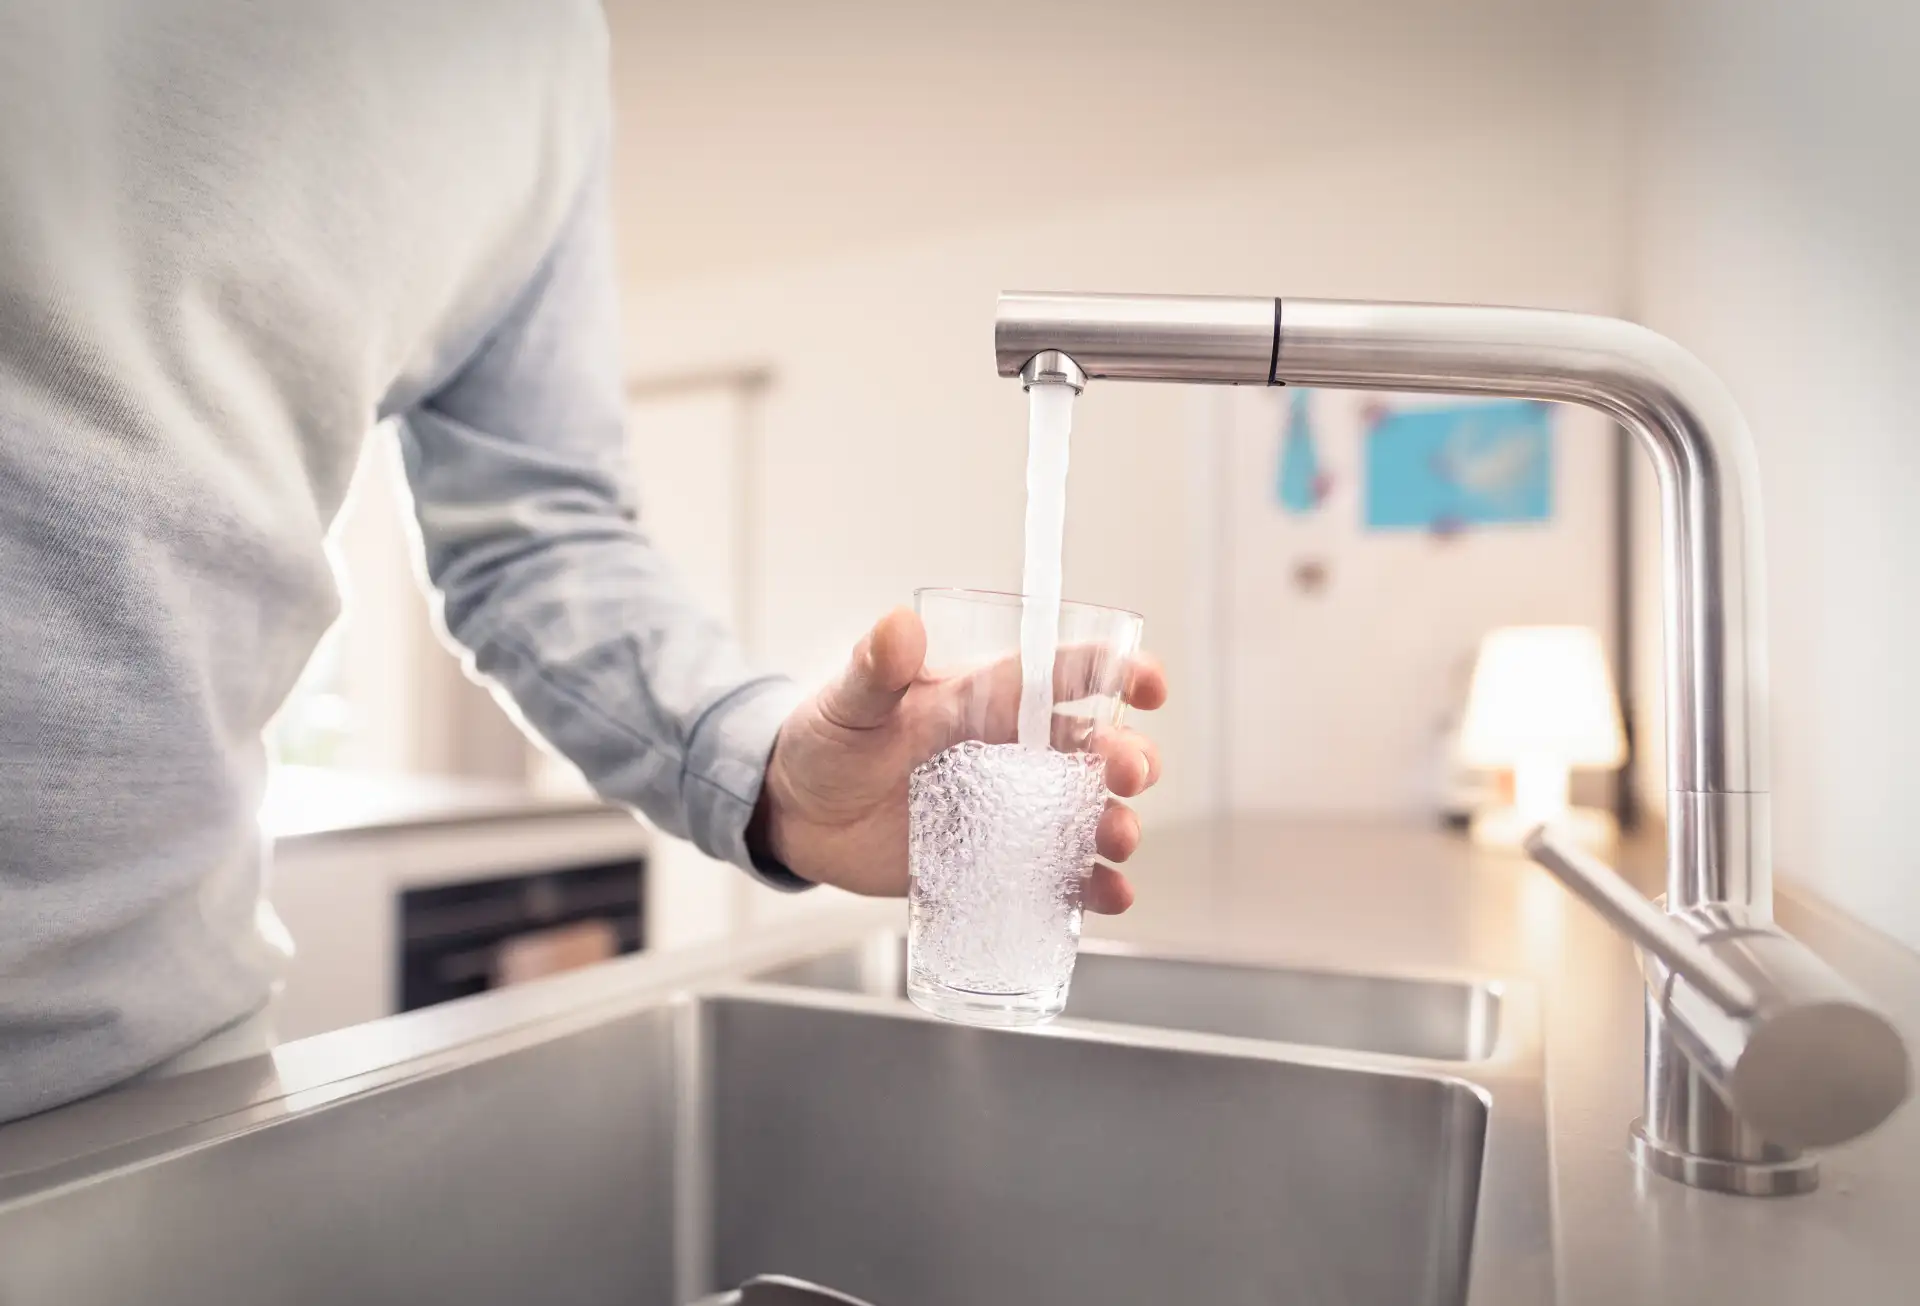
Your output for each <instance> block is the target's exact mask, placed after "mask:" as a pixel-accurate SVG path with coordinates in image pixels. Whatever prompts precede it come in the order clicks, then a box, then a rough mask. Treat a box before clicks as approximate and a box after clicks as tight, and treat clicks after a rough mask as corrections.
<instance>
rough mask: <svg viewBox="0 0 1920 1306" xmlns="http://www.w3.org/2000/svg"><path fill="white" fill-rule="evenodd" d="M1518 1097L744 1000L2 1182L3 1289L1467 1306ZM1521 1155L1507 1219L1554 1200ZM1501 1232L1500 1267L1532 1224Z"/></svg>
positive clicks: (262, 1299)
mask: <svg viewBox="0 0 1920 1306" xmlns="http://www.w3.org/2000/svg"><path fill="white" fill-rule="evenodd" d="M210 1073H215V1072H210ZM161 1087H164V1086H155V1088H154V1089H153V1091H154V1092H155V1093H157V1092H158V1091H159V1089H160V1088H161ZM1494 1100H1498V1099H1497V1098H1496V1094H1495V1093H1493V1092H1489V1091H1488V1090H1485V1089H1481V1088H1478V1087H1476V1086H1474V1085H1470V1084H1467V1083H1464V1082H1462V1081H1460V1080H1458V1079H1455V1078H1453V1077H1450V1076H1448V1075H1445V1074H1441V1073H1437V1072H1434V1071H1432V1070H1428V1069H1421V1068H1411V1067H1402V1068H1397V1069H1396V1068H1393V1067H1392V1066H1391V1065H1387V1066H1385V1067H1383V1066H1382V1065H1379V1064H1371V1065H1369V1064H1361V1063H1357V1062H1356V1063H1353V1064H1345V1063H1342V1062H1340V1061H1338V1060H1337V1059H1332V1058H1325V1057H1323V1058H1320V1059H1314V1058H1310V1057H1306V1056H1303V1055H1301V1054H1300V1053H1298V1052H1297V1051H1295V1052H1290V1051H1289V1050H1287V1049H1284V1048H1271V1049H1269V1048H1261V1047H1257V1046H1254V1045H1249V1044H1244V1043H1235V1042H1227V1041H1225V1040H1211V1039H1209V1038H1206V1037H1204V1036H1191V1035H1173V1034H1166V1033H1159V1032H1154V1031H1144V1030H1143V1031H1138V1032H1137V1034H1129V1033H1127V1032H1126V1031H1115V1030H1112V1029H1111V1028H1107V1029H1099V1030H1094V1029H1087V1028H1082V1029H1079V1030H1075V1029H1073V1028H1071V1027H1067V1026H1059V1027H1055V1028H1054V1029H1051V1030H1047V1031H1042V1032H1038V1033H1024V1034H1010V1033H1006V1032H1001V1031H989V1030H978V1029H970V1028H965V1027H962V1026H957V1025H949V1024H945V1023H942V1022H939V1021H935V1020H932V1019H929V1018H926V1017H924V1016H922V1015H920V1014H919V1013H917V1012H914V1011H913V1010H912V1009H910V1008H907V1007H905V1006H903V1005H900V1004H897V1003H894V1002H891V1001H888V1002H877V1001H875V1000H874V999H872V998H867V997H857V996H846V995H839V994H833V993H828V992H808V991H806V990H803V989H793V990H791V991H788V992H786V993H782V992H781V991H779V990H775V989H769V988H765V987H751V988H735V989H724V988H723V989H719V990H715V991H710V992H706V993H704V994H699V995H696V996H685V995H683V996H681V997H678V998H675V999H671V1000H666V999H652V1000H649V1001H648V1002H646V1003H642V1004H637V1005H636V1004H632V1003H629V1004H628V1005H627V1006H625V1007H624V1008H621V1007H618V1006H617V1005H616V1007H615V1008H614V1009H612V1010H599V1011H592V1012H587V1013H579V1012H575V1013H573V1014H572V1015H571V1016H570V1017H569V1018H568V1019H567V1020H552V1021H546V1022H543V1023H540V1024H537V1025H524V1024H523V1025H519V1026H514V1027H511V1028H506V1029H503V1030H501V1031H498V1032H496V1033H494V1034H492V1035H490V1036H489V1037H487V1038H485V1039H481V1040H478V1041H470V1042H466V1043H462V1044H460V1045H458V1046H456V1047H454V1048H453V1049H452V1050H451V1051H444V1052H441V1053H439V1054H438V1055H437V1057H426V1056H423V1057H420V1058H418V1059H416V1060H414V1061H410V1062H407V1063H403V1064H401V1065H399V1066H397V1067H392V1068H390V1069H389V1070H387V1071H384V1072H382V1073H381V1074H379V1075H372V1076H362V1077H360V1078H358V1079H350V1080H341V1081H340V1082H339V1083H337V1084H335V1085H333V1086H332V1087H330V1088H328V1089H326V1090H325V1091H321V1090H319V1089H314V1090H309V1091H307V1096H306V1097H305V1098H304V1099H302V1098H300V1097H299V1095H294V1096H293V1097H290V1098H287V1099H282V1100H280V1101H278V1102H277V1103H275V1104H273V1106H272V1107H271V1109H269V1108H268V1107H264V1106H263V1107H260V1108H256V1109H253V1110H250V1111H240V1112H235V1113H233V1114H231V1115H229V1116H227V1117H223V1118H220V1119H214V1120H207V1121H203V1122H200V1123H197V1124H193V1125H190V1126H187V1127H182V1128H178V1129H175V1130H173V1131H172V1132H171V1133H167V1134H162V1135H156V1136H154V1137H152V1138H148V1139H145V1140H141V1141H139V1142H137V1143H128V1144H125V1145H123V1146H120V1147H118V1148H117V1149H115V1150H113V1151H112V1152H109V1153H106V1154H100V1153H95V1154H92V1155H85V1156H81V1157H79V1158H78V1159H77V1160H75V1161H73V1162H71V1163H70V1164H68V1165H66V1166H65V1167H64V1168H59V1167H56V1168H55V1169H53V1170H50V1171H48V1172H45V1173H42V1174H40V1175H38V1176H32V1177H26V1178H23V1177H22V1176H20V1175H15V1176H14V1177H13V1179H11V1180H6V1179H0V1300H4V1301H6V1302H8V1303H9V1306H40V1304H41V1303H51V1302H56V1301H58V1302H61V1303H66V1304H67V1306H92V1304H94V1303H101V1304H104V1303H113V1302H124V1301H133V1300H138V1301H141V1302H145V1303H151V1304H152V1306H187V1304H188V1303H194V1304H195V1306H197V1304H198V1303H201V1302H205V1301H209V1300H244V1301H249V1302H255V1303H261V1304H262V1306H281V1304H286V1306H291V1304H292V1303H308V1302H337V1301H355V1302H366V1303H389V1302H390V1303H403V1302H404V1303H412V1302H417V1301H422V1300H426V1301H461V1302H463V1303H469V1304H471V1306H524V1303H526V1302H529V1301H540V1302H543V1303H555V1304H561V1303H576V1304H578V1306H612V1304H614V1303H618V1304H619V1306H675V1304H676V1303H681V1302H686V1301H689V1300H692V1299H694V1298H697V1297H699V1296H701V1295H702V1294H703V1293H706V1292H708V1291H711V1290H713V1289H715V1288H720V1287H727V1286H731V1285H733V1284H735V1283H738V1282H739V1281H740V1280H742V1279H744V1278H746V1277H748V1276H749V1275H752V1274H755V1273H760V1272H779V1273H786V1274H794V1275H800V1276H803V1277H806V1278H810V1279H813V1280H816V1281H818V1282H821V1283H825V1284H829V1285H832V1286H834V1287H837V1288H840V1289H842V1290H844V1291H847V1292H851V1293H854V1294H857V1295H859V1296H861V1297H864V1298H866V1299H868V1300H869V1301H872V1302H873V1303H875V1306H987V1304H988V1303H1001V1302H1007V1303H1014V1302H1020V1303H1025V1302H1035V1303H1038V1302H1061V1303H1088V1304H1089V1306H1093V1304H1096V1303H1097V1304H1098V1306H1124V1304H1126V1303H1139V1304H1140V1306H1148V1304H1151V1306H1165V1303H1168V1302H1193V1303H1202V1302H1204V1303H1208V1304H1209V1306H1240V1304H1245V1306H1253V1304H1254V1303H1261V1304H1263V1306H1264V1304H1266V1303H1272V1302H1288V1303H1303V1304H1304V1303H1329V1304H1338V1306H1458V1304H1459V1303H1462V1302H1464V1301H1466V1300H1467V1296H1466V1294H1467V1291H1468V1266H1469V1263H1470V1260H1472V1259H1473V1258H1472V1256H1471V1252H1472V1249H1473V1248H1474V1246H1475V1238H1476V1227H1477V1225H1478V1224H1481V1223H1484V1222H1483V1221H1480V1220H1479V1219H1478V1218H1477V1210H1478V1208H1479V1205H1480V1202H1481V1197H1482V1172H1483V1159H1484V1158H1486V1157H1488V1156H1490V1155H1495V1154H1496V1153H1498V1152H1499V1150H1500V1149H1499V1147H1497V1146H1496V1145H1495V1144H1494V1142H1493V1141H1492V1139H1493V1134H1494V1133H1497V1132H1498V1129H1499V1128H1500V1126H1499V1125H1498V1123H1497V1121H1498V1119H1503V1118H1511V1117H1495V1116H1493V1115H1492V1114H1491V1113H1490V1107H1489V1103H1490V1101H1494ZM1528 1109H1529V1108H1525V1107H1522V1108H1521V1118H1524V1116H1525V1112H1526V1110H1528ZM1490 1119H1492V1120H1494V1123H1493V1124H1490ZM1529 1155H1531V1154H1529ZM1489 1164H1490V1163H1489ZM1529 1165H1531V1162H1529ZM1522 1169H1523V1170H1524V1171H1525V1178H1526V1184H1527V1188H1526V1191H1525V1192H1524V1193H1523V1196H1522V1198H1521V1199H1520V1200H1515V1199H1513V1198H1512V1197H1511V1196H1509V1197H1507V1198H1503V1199H1501V1200H1500V1202H1499V1203H1497V1205H1496V1209H1497V1210H1502V1211H1504V1210H1508V1209H1510V1208H1511V1209H1515V1210H1529V1209H1538V1208H1541V1207H1543V1206H1544V1201H1543V1200H1542V1199H1541V1195H1540V1191H1538V1190H1536V1189H1534V1188H1533V1187H1531V1185H1533V1184H1534V1183H1535V1182H1536V1181H1537V1180H1538V1178H1539V1172H1538V1171H1537V1170H1536V1169H1532V1168H1527V1167H1522ZM1510 1170H1511V1167H1506V1166H1504V1165H1503V1167H1502V1169H1501V1171H1500V1173H1502V1174H1509V1171H1510ZM1520 1173H1521V1172H1520V1171H1512V1172H1511V1174H1510V1175H1509V1178H1508V1179H1507V1180H1506V1182H1507V1183H1508V1184H1509V1186H1511V1185H1512V1183H1513V1182H1514V1179H1513V1177H1512V1176H1513V1175H1518V1174H1520ZM0 1174H4V1167H0ZM1539 1236H1540V1235H1539V1234H1538V1233H1537V1231H1528V1232H1527V1233H1526V1239H1525V1241H1526V1242H1527V1245H1528V1246H1529V1247H1533V1246H1534V1244H1535V1243H1537V1241H1538V1237H1539ZM1488 1237H1490V1238H1491V1240H1492V1241H1491V1243H1490V1246H1491V1247H1492V1248H1493V1249H1494V1250H1493V1251H1492V1252H1490V1253H1489V1255H1491V1256H1493V1257H1495V1258H1496V1260H1497V1258H1498V1257H1499V1256H1500V1255H1502V1254H1504V1253H1503V1252H1502V1250H1501V1248H1502V1247H1503V1246H1505V1245H1507V1244H1508V1243H1509V1242H1510V1241H1511V1240H1512V1239H1513V1237H1514V1234H1513V1231H1512V1229H1511V1228H1509V1229H1508V1230H1507V1232H1504V1233H1494V1234H1489V1235H1488ZM102 1239H106V1240H107V1242H106V1243H103V1242H102ZM107 1245H110V1247H111V1254H108V1255H102V1254H100V1249H101V1248H102V1246H107ZM1536 1250H1537V1248H1536ZM1527 1299H1528V1300H1537V1299H1538V1298H1537V1297H1529V1298H1527Z"/></svg>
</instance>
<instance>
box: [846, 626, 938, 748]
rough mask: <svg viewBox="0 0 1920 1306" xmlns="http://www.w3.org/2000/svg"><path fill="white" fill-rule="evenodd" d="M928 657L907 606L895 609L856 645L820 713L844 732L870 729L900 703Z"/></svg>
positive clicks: (924, 638)
mask: <svg viewBox="0 0 1920 1306" xmlns="http://www.w3.org/2000/svg"><path fill="white" fill-rule="evenodd" d="M926 656H927V630H926V627H925V626H923V625H921V624H920V618H919V617H918V616H916V615H915V614H914V612H913V611H912V609H910V608H895V609H894V610H893V611H892V612H889V613H888V614H887V615H886V616H884V617H882V618H880V620H879V622H878V623H877V624H876V625H875V626H874V628H873V629H872V630H870V631H868V632H867V633H866V635H865V636H864V637H863V638H862V639H861V641H860V642H859V644H857V645H855V646H854V650H853V658H852V660H851V661H850V662H848V664H847V669H846V672H845V673H844V674H843V675H842V676H841V677H840V679H839V681H837V682H836V683H835V684H833V685H831V686H829V687H828V688H827V690H826V691H825V692H824V693H822V694H821V696H820V713H821V715H822V716H824V717H826V718H827V720H829V721H831V722H832V723H833V724H834V725H837V726H841V727H843V728H845V729H848V730H870V729H872V728H873V727H875V726H878V725H880V724H881V723H882V722H884V721H885V720H886V719H887V717H888V716H889V715H890V714H891V713H892V712H893V710H894V708H895V707H897V706H899V703H900V699H901V697H902V696H903V695H904V694H905V693H906V692H907V687H908V686H910V685H911V684H913V680H914V677H915V676H917V675H918V674H919V673H920V666H921V664H922V663H923V662H924V661H925V660H926Z"/></svg>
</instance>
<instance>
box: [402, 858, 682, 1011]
mask: <svg viewBox="0 0 1920 1306" xmlns="http://www.w3.org/2000/svg"><path fill="white" fill-rule="evenodd" d="M645 874H646V866H645V863H644V862H640V861H623V862H607V863H604V864H601V865H594V866H577V867H571V868H569V869H566V870H558V871H542V872H540V873H538V874H532V875H518V876H504V877H501V878H498V879H487V880H478V881H474V882H472V883H469V884H447V885H439V886H436V887H434V888H431V889H411V890H408V891H407V892H405V893H403V894H402V895H401V898H400V1009H401V1010H402V1011H412V1010H414V1009H415V1008H417V1007H430V1006H432V1005H433V1004H434V1003H436V1002H446V1001H448V1000H449V999H452V998H461V997H465V996H467V995H468V994H470V993H480V992H484V991H485V990H487V989H491V988H499V987H501V986H503V985H506V984H512V983H516V982H518V981H520V980H525V979H536V978H538V977H540V976H541V975H550V974H553V973H555V972H557V971H563V970H571V969H574V968H575V967H578V966H584V965H591V964H592V963H594V962H596V961H604V960H606V959H608V958H610V957H617V956H620V955H621V954H623V953H629V952H637V951H639V949H640V947H641V945H642V944H643V943H644V942H645V940H646V931H645V920H644V912H645V909H644V906H643V893H642V886H643V885H644V883H645Z"/></svg>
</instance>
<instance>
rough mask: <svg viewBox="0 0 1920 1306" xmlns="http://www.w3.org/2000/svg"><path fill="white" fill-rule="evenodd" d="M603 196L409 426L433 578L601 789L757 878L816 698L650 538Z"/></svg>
mask: <svg viewBox="0 0 1920 1306" xmlns="http://www.w3.org/2000/svg"><path fill="white" fill-rule="evenodd" d="M606 179H607V164H606V159H605V155H604V153H603V154H602V155H601V156H600V158H599V161H598V162H597V163H596V164H595V165H594V168H593V171H592V173H591V175H590V176H589V177H588V178H587V180H586V182H585V184H584V185H583V187H582V189H581V193H580V195H579V196H578V197H577V199H576V201H575V203H574V206H573V210H572V212H571V213H570V215H569V216H568V218H567V220H566V222H565V224H564V226H563V227H562V229H561V231H560V233H559V235H558V237H557V239H556V240H555V242H554V244H553V246H552V248H551V249H550V251H549V252H548V254H547V257H546V259H545V260H544V262H543V263H542V264H541V266H540V268H539V269H538V271H537V272H536V274H535V276H534V278H533V280H532V281H531V283H530V284H529V285H528V286H527V287H526V288H525V290H524V291H523V292H522V293H521V295H520V297H519V298H518V300H517V301H516V302H515V303H514V305H513V306H512V308H511V309H510V311H509V312H508V313H507V315H506V317H505V319H504V320H503V321H502V322H501V323H500V324H499V325H498V326H497V327H496V328H495V330H494V331H493V332H492V333H491V334H490V335H489V337H488V338H487V340H486V342H485V343H484V344H483V345H482V347H481V348H480V349H479V351H478V352H477V353H476V354H475V355H474V356H473V357H472V358H471V359H470V360H469V361H468V362H467V363H466V364H465V366H463V367H462V368H461V370H460V371H459V372H458V373H457V374H456V375H455V376H454V377H453V378H452V379H451V380H450V381H449V382H448V383H447V384H446V385H445V386H443V387H442V388H441V389H439V390H438V391H437V392H435V393H434V394H432V395H431V396H429V397H428V398H427V399H425V400H423V401H422V402H421V403H420V404H418V405H417V406H416V407H415V408H414V409H413V410H412V411H410V412H408V413H407V414H406V420H405V421H404V423H403V424H402V427H401V446H402V449H403V452H404V455H405V460H406V468H407V477H408V480H409V481H410V482H411V484H412V488H413V496H414V504H415V511H416V513H417V515H418V518H419V522H420V530H421V534H422V536H423V539H424V542H425V546H426V560H427V571H428V574H429V576H430V577H431V578H432V581H433V584H434V586H435V587H436V588H437V589H438V590H439V591H440V593H441V595H442V596H443V597H444V600H445V606H444V618H445V625H446V629H447V632H448V633H449V634H450V635H451V636H452V637H453V638H454V639H455V640H457V641H458V642H459V643H460V644H461V645H462V646H464V647H465V648H466V649H467V650H468V651H469V653H470V654H471V655H472V660H473V665H474V666H475V667H476V668H477V669H478V670H479V671H480V672H481V673H482V674H484V675H486V676H487V677H489V678H490V679H492V680H493V681H495V682H496V683H498V684H499V685H500V686H501V687H503V688H504V689H505V690H506V691H507V693H508V694H509V695H511V697H512V699H513V701H514V702H515V704H517V705H518V707H519V709H520V711H521V713H522V714H523V715H524V716H525V718H526V720H527V723H528V724H529V725H531V726H532V727H533V728H534V729H535V730H537V731H538V732H539V733H540V734H541V736H542V737H544V738H545V739H546V740H547V741H548V742H550V743H551V744H552V745H553V746H554V747H555V748H557V749H558V750H559V751H560V752H561V753H563V754H564V755H565V756H566V757H567V758H568V759H569V760H570V761H572V762H573V763H574V764H575V765H576V766H578V767H579V768H580V769H581V771H582V772H583V773H584V774H585V775H586V777H587V779H588V780H589V781H590V782H591V783H592V784H593V786H594V788H595V789H596V790H598V791H599V792H600V793H601V794H602V795H603V796H605V797H607V798H609V799H611V800H613V801H616V802H621V803H625V804H628V805H630V806H633V807H636V808H638V809H640V810H641V811H643V812H645V813H646V815H647V816H648V817H650V818H651V819H652V820H653V821H654V822H655V823H657V824H658V825H660V826H661V828H663V829H665V830H668V831H670V832H672V833H674V834H678V835H684V836H686V837H688V838H691V839H692V840H693V842H694V843H695V844H696V845H697V846H698V847H700V848H701V849H702V851H704V852H706V853H708V854H710V855H712V856H715V857H719V858H722V859H724V860H726V861H730V862H733V863H735V864H736V865H739V866H742V867H747V868H750V869H756V868H755V866H754V859H753V857H752V856H751V855H750V854H749V852H748V850H747V845H746V835H745V831H746V826H747V823H748V819H749V817H750V815H751V814H752V812H753V809H754V804H755V802H756V800H757V799H758V798H759V795H760V787H761V779H762V776H763V774H764V772H765V768H766V763H767V757H768V755H769V753H770V751H771V750H772V747H773V742H774V737H775V735H776V733H777V732H778V730H779V728H780V724H781V722H782V721H783V720H785V719H786V717H787V716H788V714H789V713H790V712H791V711H792V710H793V708H794V706H795V705H796V704H797V703H798V702H799V701H800V698H801V695H800V693H799V692H798V691H797V690H796V689H795V688H794V687H793V686H792V685H791V684H789V683H788V682H786V681H785V680H783V679H780V678H778V677H769V676H757V675H755V674H754V673H753V672H752V671H751V670H750V669H749V667H748V666H747V664H746V661H745V659H744V657H743V656H742V654H741V652H740V649H739V647H738V646H737V645H736V644H735V642H734V641H733V639H732V637H731V636H730V635H729V634H728V632H727V630H726V629H725V628H724V627H723V626H722V625H721V624H720V623H719V622H718V621H716V620H715V619H714V618H713V617H712V616H710V615H709V614H708V613H706V612H704V611H703V610H702V609H701V608H700V606H699V604H698V603H696V602H695V601H694V599H693V598H692V596H691V595H690V594H689V593H688V592H687V591H686V589H685V587H684V586H683V585H682V583H681V582H680V580H679V578H678V577H677V576H676V575H675V574H674V572H673V569H672V568H671V567H670V566H669V565H668V563H667V561H666V560H665V559H664V558H663V557H662V556H661V554H660V553H659V551H658V550H657V549H655V548H654V547H653V545H652V543H651V542H650V541H649V540H648V539H647V537H646V535H645V534H644V533H643V532H642V530H641V529H640V526H639V523H638V520H637V512H636V503H635V498H634V495H633V492H632V486H631V484H630V475H629V467H628V449H627V442H626V433H625V429H624V423H623V409H624V398H623V383H622V369H621V357H620V330H619V309H618V300H617V294H616V289H615V273H614V259H613V248H612V235H611V230H610V227H611V216H610V213H609V211H608V203H607V185H606ZM757 869H758V870H759V871H760V873H761V874H762V876H763V878H766V879H768V880H769V881H770V882H772V883H775V884H779V885H781V886H782V887H793V886H796V885H797V884H799V883H800V882H799V881H798V880H796V879H794V878H793V877H792V876H791V875H789V874H787V873H786V872H784V871H783V870H781V869H779V868H778V867H772V866H769V865H762V866H760V867H758V868H757Z"/></svg>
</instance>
